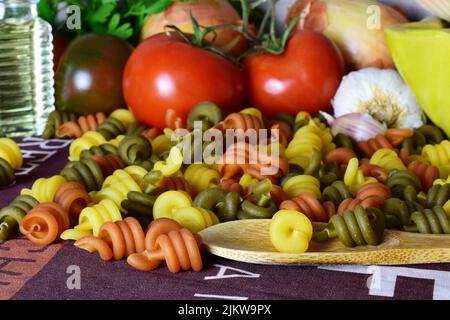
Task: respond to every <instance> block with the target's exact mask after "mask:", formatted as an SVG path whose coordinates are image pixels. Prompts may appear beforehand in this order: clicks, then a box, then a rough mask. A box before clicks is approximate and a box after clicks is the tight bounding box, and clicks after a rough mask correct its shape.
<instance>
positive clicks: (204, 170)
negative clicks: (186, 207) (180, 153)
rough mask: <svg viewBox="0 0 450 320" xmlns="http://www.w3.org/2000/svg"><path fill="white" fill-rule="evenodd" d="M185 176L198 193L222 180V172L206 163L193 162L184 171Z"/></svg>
mask: <svg viewBox="0 0 450 320" xmlns="http://www.w3.org/2000/svg"><path fill="white" fill-rule="evenodd" d="M184 178H185V179H186V181H187V182H189V183H190V184H191V185H192V186H193V187H194V188H195V190H196V192H197V193H198V192H201V191H203V190H206V189H208V188H209V187H211V186H214V185H216V184H218V183H219V181H220V174H219V172H217V171H216V170H214V169H211V168H209V167H208V166H206V165H203V164H191V165H190V166H189V167H188V168H187V169H186V171H185V172H184Z"/></svg>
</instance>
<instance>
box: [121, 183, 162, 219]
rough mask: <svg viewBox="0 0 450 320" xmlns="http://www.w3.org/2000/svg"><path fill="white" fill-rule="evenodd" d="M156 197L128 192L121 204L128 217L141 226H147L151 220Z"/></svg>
mask: <svg viewBox="0 0 450 320" xmlns="http://www.w3.org/2000/svg"><path fill="white" fill-rule="evenodd" d="M155 201H156V196H152V195H148V194H145V193H140V192H136V191H131V192H128V194H127V199H125V200H123V201H122V202H121V204H120V205H121V206H122V208H124V209H125V210H126V211H127V215H128V216H132V217H134V218H136V219H137V220H138V221H139V222H140V223H141V225H145V226H147V225H148V224H149V223H150V222H151V221H152V220H153V205H154V204H155Z"/></svg>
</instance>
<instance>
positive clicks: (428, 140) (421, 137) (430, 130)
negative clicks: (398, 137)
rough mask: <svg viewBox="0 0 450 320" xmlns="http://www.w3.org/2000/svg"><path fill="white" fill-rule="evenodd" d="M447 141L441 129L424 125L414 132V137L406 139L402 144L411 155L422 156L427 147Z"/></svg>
mask: <svg viewBox="0 0 450 320" xmlns="http://www.w3.org/2000/svg"><path fill="white" fill-rule="evenodd" d="M444 139H445V137H444V133H443V132H442V130H441V129H439V128H438V127H436V126H433V125H429V124H426V125H423V126H421V127H419V128H417V129H415V130H414V133H413V136H412V137H410V138H406V139H405V141H404V142H403V144H402V147H403V148H405V149H406V150H407V151H408V153H409V154H420V153H421V152H422V149H423V147H425V146H426V145H428V144H430V145H435V144H439V143H441V142H442V141H443V140H444Z"/></svg>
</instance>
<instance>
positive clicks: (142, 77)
mask: <svg viewBox="0 0 450 320" xmlns="http://www.w3.org/2000/svg"><path fill="white" fill-rule="evenodd" d="M243 82H244V81H243V74H242V71H241V69H240V67H239V66H237V65H235V64H234V63H232V62H231V61H229V60H227V59H225V58H223V57H221V56H220V55H217V54H215V53H213V52H210V51H207V50H205V49H202V48H200V47H196V46H193V45H191V44H190V43H188V42H186V41H185V40H184V39H183V37H181V36H180V35H178V34H176V33H170V34H169V35H167V34H164V33H161V34H158V35H155V36H152V37H150V38H148V39H147V40H145V41H144V42H142V43H141V44H140V45H139V46H138V47H137V48H136V50H135V51H134V52H133V54H132V55H131V57H130V59H129V60H128V63H127V65H126V67H125V72H124V77H123V91H124V96H125V100H126V102H127V104H128V106H129V107H130V109H131V110H132V111H133V113H134V114H135V116H136V118H137V119H138V120H139V121H141V122H143V123H145V124H146V125H149V126H154V127H159V128H164V127H165V126H166V122H165V116H166V112H167V110H168V109H173V110H174V111H175V112H176V114H177V116H178V117H181V118H182V119H183V120H184V121H185V120H186V118H187V116H188V114H189V112H190V110H191V109H192V108H193V107H194V106H196V105H197V104H199V103H201V102H204V101H210V102H213V103H215V104H217V105H218V106H219V107H220V108H221V109H222V110H225V111H236V110H239V109H240V108H241V106H242V102H243V84H244V83H243Z"/></svg>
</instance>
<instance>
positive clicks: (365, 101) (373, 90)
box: [332, 68, 425, 128]
mask: <svg viewBox="0 0 450 320" xmlns="http://www.w3.org/2000/svg"><path fill="white" fill-rule="evenodd" d="M332 103H333V108H334V115H335V117H340V116H342V115H345V114H348V113H354V112H361V113H368V114H370V115H371V116H372V117H373V118H375V119H376V120H378V121H379V122H381V123H383V124H385V125H386V126H387V127H390V128H417V127H420V126H421V125H423V124H424V121H425V114H424V113H423V111H422V109H421V108H420V106H419V104H418V103H417V100H416V97H415V96H414V94H413V93H412V91H411V89H410V88H409V87H408V85H407V84H406V83H405V82H404V81H403V79H402V77H401V76H400V74H399V73H398V72H397V71H395V70H388V69H386V70H381V69H376V68H367V69H362V70H359V71H355V72H351V73H349V74H348V75H347V76H345V77H344V79H343V80H342V83H341V85H340V87H339V89H338V91H337V92H336V95H335V97H334V99H333V101H332Z"/></svg>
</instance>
